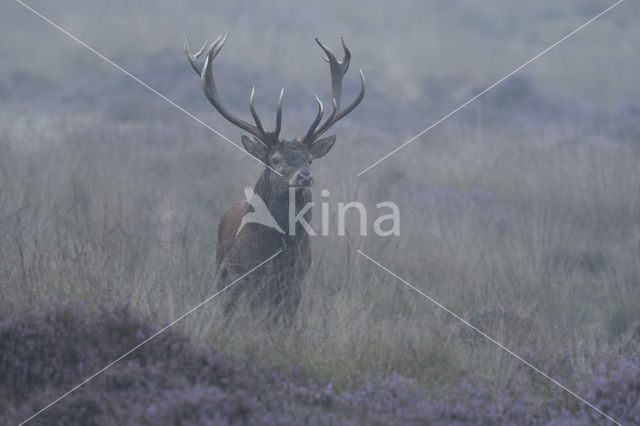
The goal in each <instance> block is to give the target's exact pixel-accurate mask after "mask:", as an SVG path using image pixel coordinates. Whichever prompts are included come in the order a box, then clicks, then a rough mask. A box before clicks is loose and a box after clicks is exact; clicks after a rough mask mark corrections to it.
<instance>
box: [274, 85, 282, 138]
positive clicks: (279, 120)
mask: <svg viewBox="0 0 640 426" xmlns="http://www.w3.org/2000/svg"><path fill="white" fill-rule="evenodd" d="M283 97H284V87H283V88H282V89H281V90H280V97H279V98H278V107H277V108H276V129H275V130H274V131H273V135H274V136H275V138H276V140H277V139H278V138H279V137H280V129H281V128H282V98H283Z"/></svg>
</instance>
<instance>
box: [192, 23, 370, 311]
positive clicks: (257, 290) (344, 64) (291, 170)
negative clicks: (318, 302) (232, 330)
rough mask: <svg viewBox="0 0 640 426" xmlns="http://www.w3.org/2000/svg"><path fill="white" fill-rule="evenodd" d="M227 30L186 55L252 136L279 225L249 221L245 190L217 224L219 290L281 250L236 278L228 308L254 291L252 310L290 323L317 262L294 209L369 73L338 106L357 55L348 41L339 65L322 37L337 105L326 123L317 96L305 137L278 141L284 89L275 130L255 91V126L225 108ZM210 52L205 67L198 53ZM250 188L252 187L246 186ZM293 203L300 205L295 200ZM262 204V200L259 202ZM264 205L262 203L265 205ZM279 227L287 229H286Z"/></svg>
mask: <svg viewBox="0 0 640 426" xmlns="http://www.w3.org/2000/svg"><path fill="white" fill-rule="evenodd" d="M226 38H227V35H225V36H224V37H222V36H220V37H218V39H217V40H216V41H215V42H214V43H212V44H211V46H209V47H207V46H208V42H207V43H205V45H204V46H203V47H202V49H200V51H198V52H197V53H195V54H193V55H192V54H191V53H190V52H189V47H188V44H187V43H186V42H185V53H186V55H187V58H188V59H189V63H190V64H191V66H192V68H193V69H194V71H195V72H196V73H197V74H198V75H199V76H200V81H201V86H202V91H203V92H204V94H205V96H206V97H207V99H208V100H209V102H211V104H212V105H213V106H214V107H215V108H216V110H218V112H219V113H220V114H221V115H222V116H223V117H225V118H226V119H227V120H229V121H230V122H232V123H233V124H235V125H236V126H238V127H240V128H241V129H243V130H245V131H247V132H248V133H250V134H252V135H253V136H254V137H253V138H252V139H249V138H248V137H247V136H244V135H243V136H242V145H243V146H244V148H245V149H246V151H247V152H248V153H249V154H251V155H252V156H254V157H255V158H257V159H259V160H260V161H261V162H262V163H263V164H264V165H265V170H264V171H263V173H262V174H261V175H260V178H259V179H258V181H257V182H256V185H255V188H254V193H255V195H257V196H258V197H260V200H254V201H260V203H262V202H264V205H265V206H266V208H267V210H268V212H269V213H270V216H271V217H272V218H273V219H275V223H273V224H270V225H269V226H265V225H264V224H260V223H253V222H251V221H249V220H247V218H248V217H250V216H248V215H252V214H254V215H257V214H258V212H256V211H254V209H253V208H252V205H253V204H250V202H251V200H252V198H251V197H252V196H254V193H253V192H249V191H246V195H247V201H245V202H242V203H238V204H235V205H234V206H232V207H231V208H230V209H229V210H227V212H226V213H225V214H224V215H223V216H222V219H221V220H220V223H219V225H218V247H217V252H216V264H217V266H218V272H219V274H220V278H221V279H220V280H219V288H220V289H222V288H224V287H226V286H228V285H229V284H230V283H232V282H233V281H234V280H236V279H238V278H239V277H242V276H243V275H245V274H247V273H248V272H249V271H251V270H252V269H253V268H254V267H256V266H257V265H259V264H260V263H261V262H263V261H264V260H265V259H267V258H269V257H270V256H273V255H274V254H276V253H279V254H278V255H277V256H275V257H274V258H273V259H272V260H271V261H270V262H269V263H268V264H265V265H264V266H263V267H261V269H260V272H258V271H256V272H255V273H252V274H250V275H249V276H247V277H245V278H244V280H246V282H244V283H238V285H235V286H234V287H232V288H231V289H230V290H229V296H228V297H227V301H226V303H225V313H226V314H229V313H230V311H231V309H232V308H233V307H234V306H235V305H236V304H237V301H238V297H239V296H240V295H241V294H242V293H247V294H248V295H249V302H250V307H251V310H252V311H255V310H261V309H264V310H266V314H267V316H269V317H271V318H273V319H278V318H281V317H284V319H285V320H287V321H290V320H291V319H292V318H293V317H294V314H295V312H296V310H297V308H298V305H299V303H300V297H301V293H302V281H303V279H304V277H305V275H306V274H307V271H308V270H309V267H310V265H311V247H310V242H309V235H307V233H306V231H305V230H304V228H303V226H302V225H301V224H300V223H297V222H294V223H293V225H292V226H295V227H296V229H289V227H290V223H291V222H292V221H291V220H290V214H291V212H292V211H293V212H294V214H296V215H297V214H298V213H299V212H300V210H301V209H302V208H305V206H306V205H307V203H310V202H311V190H310V187H311V185H312V183H313V177H312V174H311V170H310V166H311V162H312V160H314V159H317V158H320V157H323V156H324V155H326V154H327V153H328V152H329V150H330V149H331V148H332V147H333V144H334V143H335V140H336V137H335V136H328V137H324V138H320V136H321V135H322V134H323V133H324V132H326V131H327V130H328V129H329V128H330V127H331V126H332V125H333V124H335V123H336V122H337V121H338V120H340V119H341V118H343V117H344V116H346V115H347V114H348V113H349V112H351V111H352V110H353V109H354V108H355V107H356V106H357V105H358V104H359V103H360V101H362V98H363V97H364V92H365V86H364V75H363V74H362V71H361V72H360V78H361V83H362V84H361V88H360V93H359V94H358V96H357V97H356V99H355V100H354V101H353V102H352V103H351V104H349V105H348V106H347V107H346V108H344V109H340V100H341V93H342V78H343V76H344V74H345V73H346V72H347V70H348V68H349V63H350V60H351V53H350V52H349V50H348V49H347V47H346V45H345V44H344V40H342V47H343V49H344V58H343V60H342V61H341V62H340V61H338V60H337V59H336V57H335V55H334V54H333V53H332V52H331V51H330V50H329V49H328V48H327V47H326V46H324V45H323V44H322V43H320V41H318V39H316V42H317V43H318V45H319V46H320V48H322V50H323V51H324V53H325V54H326V58H324V59H325V61H327V62H328V63H329V65H330V69H331V87H332V99H331V101H332V106H333V109H332V111H331V113H330V114H329V116H328V117H327V118H326V120H325V121H324V122H322V123H320V122H321V121H322V116H323V110H324V108H323V105H322V102H320V99H318V97H317V96H316V102H317V103H318V112H317V114H316V117H315V119H314V120H313V122H312V124H311V126H310V127H309V130H308V131H307V133H306V134H305V135H304V136H303V137H298V138H295V139H292V140H285V139H281V138H280V129H281V121H282V97H283V92H284V89H283V91H281V92H280V98H279V100H278V106H277V110H276V127H275V129H274V130H273V131H271V132H269V131H265V129H264V127H263V126H262V122H261V121H260V118H259V117H258V114H257V113H256V111H255V108H254V106H253V96H254V90H252V91H251V96H250V98H249V109H250V111H251V115H252V116H253V119H254V122H255V125H254V124H251V123H249V122H247V121H245V120H243V119H240V118H238V117H236V116H235V115H234V114H232V113H231V112H230V111H229V110H227V109H226V108H225V107H224V105H223V104H222V102H221V101H220V98H219V96H218V92H217V89H216V85H215V82H214V78H213V71H212V65H213V59H214V58H215V57H216V56H217V55H218V53H219V52H220V50H221V49H222V46H223V45H224V43H225V41H226ZM205 50H207V55H206V59H205V61H204V64H200V63H199V62H198V58H199V57H200V56H201V55H202V54H203V53H204V52H205ZM247 189H249V188H247ZM292 201H295V206H290V203H291V202H292ZM256 205H257V204H256ZM259 206H260V207H262V206H263V205H262V204H259ZM304 219H305V220H306V221H307V222H309V221H310V220H311V210H310V209H309V210H307V211H306V212H305V213H304ZM280 231H284V233H283V232H280Z"/></svg>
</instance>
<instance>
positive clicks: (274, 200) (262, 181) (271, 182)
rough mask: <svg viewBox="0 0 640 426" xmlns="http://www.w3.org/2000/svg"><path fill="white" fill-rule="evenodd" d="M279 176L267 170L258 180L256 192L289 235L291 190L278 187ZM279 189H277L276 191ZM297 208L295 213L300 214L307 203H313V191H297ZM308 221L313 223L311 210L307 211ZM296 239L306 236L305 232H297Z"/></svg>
mask: <svg viewBox="0 0 640 426" xmlns="http://www.w3.org/2000/svg"><path fill="white" fill-rule="evenodd" d="M276 179H278V176H275V174H274V173H273V172H272V171H271V170H270V169H265V170H264V172H262V174H261V175H260V177H259V178H258V181H257V182H256V185H255V188H254V192H255V193H256V194H258V196H260V198H262V201H264V203H265V205H266V206H267V208H268V209H269V212H270V213H271V216H273V218H274V219H275V220H276V222H278V225H280V227H281V228H282V229H283V230H284V231H285V232H286V233H287V235H288V234H289V189H288V188H286V190H284V191H283V190H282V188H279V187H278V185H277V183H276V182H277V181H276ZM276 188H277V189H276ZM295 195H296V197H295V200H296V207H295V212H296V214H298V213H299V212H300V210H302V209H303V208H304V206H305V205H307V203H311V190H310V189H308V188H306V189H304V190H298V191H296V194H295ZM305 218H306V220H307V221H311V209H309V210H307V213H306V214H305ZM297 231H299V230H298V229H297V230H296V233H295V235H296V237H301V236H305V235H306V233H304V232H297Z"/></svg>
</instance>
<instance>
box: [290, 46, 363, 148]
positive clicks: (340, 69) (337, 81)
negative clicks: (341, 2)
mask: <svg viewBox="0 0 640 426" xmlns="http://www.w3.org/2000/svg"><path fill="white" fill-rule="evenodd" d="M340 40H341V41H342V48H343V50H344V58H343V59H342V62H338V60H337V59H336V56H335V55H334V54H333V52H331V50H329V48H328V47H327V46H325V45H324V44H322V43H321V42H320V40H318V39H317V38H316V43H318V46H320V48H321V49H322V50H323V51H324V53H325V54H326V55H327V56H326V57H324V56H323V57H322V58H323V59H324V60H325V61H327V62H328V63H329V67H330V69H331V89H332V99H331V101H332V103H333V111H332V112H331V114H330V115H329V117H327V119H326V120H325V122H324V123H322V124H321V125H320V127H318V124H319V123H320V121H321V120H322V113H323V106H322V102H320V99H318V97H317V96H316V101H317V102H318V113H317V114H316V118H315V119H314V120H313V123H312V124H311V127H310V128H309V130H308V131H307V134H306V135H305V137H304V138H303V139H302V142H303V143H305V144H308V145H310V144H312V143H313V141H315V140H316V139H317V138H318V137H320V135H322V134H323V133H324V132H326V131H327V130H329V128H330V127H331V126H333V125H334V124H335V123H336V122H337V121H338V120H340V119H341V118H343V117H344V116H346V115H347V114H349V113H350V112H351V111H353V109H354V108H355V107H357V106H358V104H359V103H360V101H362V98H364V91H365V85H364V74H363V73H362V70H361V71H360V80H361V82H362V84H361V86H360V93H359V94H358V96H357V97H356V99H355V100H354V101H353V102H352V103H351V104H349V105H348V106H347V107H346V108H345V109H343V110H341V111H340V100H341V97H342V78H343V77H344V75H345V74H346V72H347V70H348V69H349V63H350V62H351V52H350V51H349V49H348V48H347V46H346V44H345V43H344V39H343V38H342V37H341V38H340Z"/></svg>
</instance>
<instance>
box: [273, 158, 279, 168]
mask: <svg viewBox="0 0 640 426" xmlns="http://www.w3.org/2000/svg"><path fill="white" fill-rule="evenodd" d="M271 162H272V163H273V164H274V165H276V166H277V165H278V164H280V160H278V159H277V158H276V157H273V158H272V159H271Z"/></svg>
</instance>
